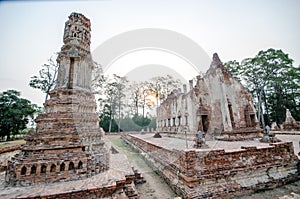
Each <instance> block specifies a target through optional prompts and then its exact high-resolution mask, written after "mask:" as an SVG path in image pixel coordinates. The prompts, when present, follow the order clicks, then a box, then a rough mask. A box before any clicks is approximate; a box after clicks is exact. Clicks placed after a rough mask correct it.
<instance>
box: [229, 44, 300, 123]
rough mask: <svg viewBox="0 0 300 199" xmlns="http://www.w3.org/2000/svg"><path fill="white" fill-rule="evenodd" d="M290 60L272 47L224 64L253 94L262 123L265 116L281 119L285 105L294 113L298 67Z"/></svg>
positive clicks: (297, 104)
mask: <svg viewBox="0 0 300 199" xmlns="http://www.w3.org/2000/svg"><path fill="white" fill-rule="evenodd" d="M292 64H293V60H292V59H290V58H289V56H288V54H286V53H284V52H283V51H282V50H275V49H272V48H270V49H268V50H266V51H259V52H258V54H257V55H256V56H255V57H253V58H246V59H244V60H243V61H242V62H241V64H239V63H238V62H237V61H229V62H227V63H225V64H224V65H225V67H227V69H228V70H229V71H230V72H232V74H233V76H234V77H235V78H238V79H239V80H240V81H241V82H242V83H243V84H244V85H245V86H246V87H247V88H248V89H249V91H250V92H251V93H252V94H253V95H254V96H255V98H256V103H257V109H258V119H259V121H260V122H261V125H262V126H263V127H264V126H265V120H267V123H270V122H271V120H272V121H276V122H277V123H278V124H280V123H282V122H283V119H284V117H285V109H286V108H290V109H291V110H293V113H294V114H295V113H297V112H299V94H297V93H299V68H295V67H293V65H292ZM297 107H298V108H297ZM264 112H265V113H264Z"/></svg>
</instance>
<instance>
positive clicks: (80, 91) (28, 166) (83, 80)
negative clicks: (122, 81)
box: [6, 13, 109, 185]
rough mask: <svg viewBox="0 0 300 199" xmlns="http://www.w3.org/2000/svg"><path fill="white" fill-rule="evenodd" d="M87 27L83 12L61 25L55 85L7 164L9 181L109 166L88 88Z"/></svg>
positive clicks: (73, 175)
mask: <svg viewBox="0 0 300 199" xmlns="http://www.w3.org/2000/svg"><path fill="white" fill-rule="evenodd" d="M90 31H91V29H90V20H89V19H87V18H86V17H85V16H83V15H82V14H78V13H72V14H71V15H70V16H69V20H68V21H67V22H66V23H65V30H64V38H63V41H64V45H63V46H62V48H61V52H60V53H59V56H58V58H57V61H58V64H59V71H58V77H57V84H56V88H55V89H54V90H52V91H51V92H50V99H49V100H48V101H46V103H45V104H44V106H45V113H43V114H40V115H39V116H38V117H37V118H36V123H37V127H36V130H35V131H34V132H31V133H29V134H28V135H27V136H26V137H25V140H26V144H25V145H24V146H23V147H22V148H21V152H20V153H19V154H17V155H16V156H14V157H13V158H12V159H11V160H10V161H9V162H8V167H7V172H6V182H8V183H9V184H11V185H28V184H34V183H43V182H46V183H49V182H57V181H69V180H77V179H82V178H85V177H89V176H92V175H95V174H98V173H100V172H102V171H105V170H107V169H108V167H109V165H108V164H109V153H108V150H107V149H106V148H105V144H104V142H103V140H101V138H102V135H103V134H102V133H101V132H102V131H101V129H100V128H99V117H98V115H97V114H96V103H95V100H94V95H93V94H92V92H91V75H92V70H93V66H94V65H93V60H92V57H91V52H90V37H91V36H90Z"/></svg>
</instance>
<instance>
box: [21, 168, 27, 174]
mask: <svg viewBox="0 0 300 199" xmlns="http://www.w3.org/2000/svg"><path fill="white" fill-rule="evenodd" d="M26 171H27V168H26V167H25V166H23V167H22V169H21V175H26Z"/></svg>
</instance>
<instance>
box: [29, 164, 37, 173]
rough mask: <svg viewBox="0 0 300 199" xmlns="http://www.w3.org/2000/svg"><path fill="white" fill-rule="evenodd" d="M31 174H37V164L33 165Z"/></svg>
mask: <svg viewBox="0 0 300 199" xmlns="http://www.w3.org/2000/svg"><path fill="white" fill-rule="evenodd" d="M30 174H36V166H35V165H33V166H32V167H31V170H30Z"/></svg>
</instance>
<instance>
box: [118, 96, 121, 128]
mask: <svg viewBox="0 0 300 199" xmlns="http://www.w3.org/2000/svg"><path fill="white" fill-rule="evenodd" d="M118 118H119V121H118V132H119V133H120V129H121V99H120V98H119V113H118Z"/></svg>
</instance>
